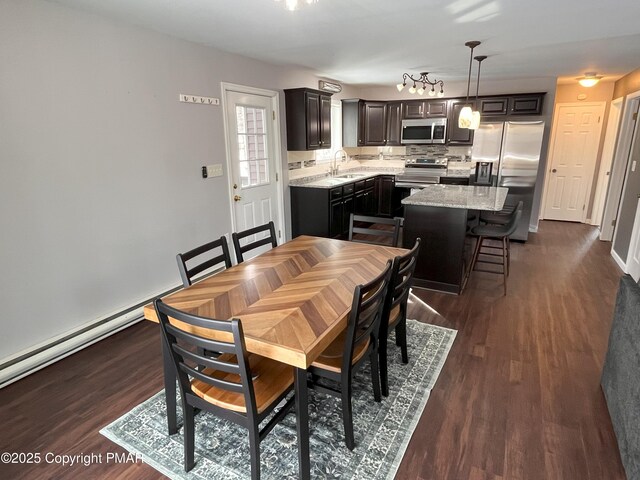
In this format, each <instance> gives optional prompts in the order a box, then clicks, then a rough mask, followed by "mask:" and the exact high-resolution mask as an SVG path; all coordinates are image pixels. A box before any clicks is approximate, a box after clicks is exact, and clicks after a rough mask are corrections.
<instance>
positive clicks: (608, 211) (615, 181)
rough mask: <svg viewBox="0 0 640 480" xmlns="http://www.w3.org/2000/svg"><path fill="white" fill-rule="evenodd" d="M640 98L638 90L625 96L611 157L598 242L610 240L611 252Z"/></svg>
mask: <svg viewBox="0 0 640 480" xmlns="http://www.w3.org/2000/svg"><path fill="white" fill-rule="evenodd" d="M638 97H640V90H639V91H636V92H633V93H631V94H629V95H627V96H626V97H624V98H625V100H624V106H623V107H622V121H621V123H620V129H619V133H618V142H617V144H616V150H615V153H614V157H613V165H612V167H611V180H610V181H609V191H608V192H607V200H606V203H605V206H604V216H603V218H602V223H603V225H608V227H606V228H607V229H606V230H605V229H604V228H603V229H602V233H601V235H600V240H607V241H608V240H611V251H612V252H613V244H614V243H615V237H616V231H617V229H616V228H615V227H613V226H612V225H611V223H612V222H613V221H614V220H615V219H617V218H618V215H619V213H620V212H619V210H620V203H621V199H622V189H623V187H624V183H625V178H626V174H627V166H628V164H629V153H630V152H631V142H632V141H633V133H634V127H635V125H634V121H633V118H632V115H633V112H634V111H635V108H633V107H634V106H636V103H635V102H636V101H638V100H636V99H637V98H638Z"/></svg>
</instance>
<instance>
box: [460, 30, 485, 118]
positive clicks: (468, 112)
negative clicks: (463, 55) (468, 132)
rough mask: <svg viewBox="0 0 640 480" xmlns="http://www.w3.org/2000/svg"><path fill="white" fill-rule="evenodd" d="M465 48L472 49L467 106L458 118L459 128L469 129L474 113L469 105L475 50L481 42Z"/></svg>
mask: <svg viewBox="0 0 640 480" xmlns="http://www.w3.org/2000/svg"><path fill="white" fill-rule="evenodd" d="M464 45H465V47H469V48H470V49H471V56H470V57H469V77H468V78H467V100H466V102H465V106H464V107H462V110H460V116H459V117H458V127H460V128H469V127H470V126H471V120H472V118H473V111H472V110H471V105H469V88H470V87H471V66H472V65H473V49H474V48H476V47H477V46H478V45H480V42H478V41H476V40H474V41H472V42H467V43H465V44H464Z"/></svg>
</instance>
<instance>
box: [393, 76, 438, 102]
mask: <svg viewBox="0 0 640 480" xmlns="http://www.w3.org/2000/svg"><path fill="white" fill-rule="evenodd" d="M407 80H409V81H410V82H413V85H412V86H411V87H409V93H416V92H417V93H418V95H423V94H424V92H425V91H426V90H427V88H429V87H428V86H430V87H431V88H430V89H429V96H430V97H433V96H435V95H437V96H438V97H442V96H444V82H443V81H442V80H435V79H434V80H429V72H420V76H419V77H418V78H413V77H412V76H411V75H409V74H408V73H404V74H403V75H402V83H399V84H398V85H396V88H397V89H398V91H399V92H401V91H402V90H403V89H404V87H406V86H407ZM420 84H422V85H420ZM427 85H428V86H427ZM436 85H439V86H440V90H439V91H438V92H436V88H435V87H436ZM416 86H417V88H416Z"/></svg>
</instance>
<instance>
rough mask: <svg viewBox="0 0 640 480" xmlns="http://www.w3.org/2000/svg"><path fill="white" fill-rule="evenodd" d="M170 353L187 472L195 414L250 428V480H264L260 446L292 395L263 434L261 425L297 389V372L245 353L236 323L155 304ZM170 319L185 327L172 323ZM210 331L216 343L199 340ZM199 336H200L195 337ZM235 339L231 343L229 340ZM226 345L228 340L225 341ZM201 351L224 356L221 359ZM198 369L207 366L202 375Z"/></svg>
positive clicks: (191, 457) (191, 459)
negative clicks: (175, 383)
mask: <svg viewBox="0 0 640 480" xmlns="http://www.w3.org/2000/svg"><path fill="white" fill-rule="evenodd" d="M154 305H155V309H156V312H157V315H158V318H159V320H160V326H161V330H162V338H163V342H164V347H165V348H166V351H167V352H169V354H170V355H171V358H172V363H171V366H172V367H173V369H174V373H175V375H176V376H177V378H178V386H179V388H180V395H181V399H182V411H183V417H184V469H185V471H186V472H188V471H189V470H191V469H192V468H193V467H194V465H195V462H194V449H195V446H194V442H195V435H194V428H195V425H194V423H195V420H194V417H195V413H196V411H195V409H200V410H204V411H207V412H211V413H212V414H214V415H216V416H218V417H220V418H223V419H226V420H229V421H231V422H234V423H237V424H238V425H242V426H243V427H246V428H247V429H248V431H249V449H250V456H251V478H252V479H254V480H255V479H259V478H260V442H261V441H262V440H263V439H264V437H265V436H266V435H267V434H268V433H269V432H270V431H271V430H272V429H273V427H274V426H275V425H276V424H277V423H278V422H279V421H280V420H282V418H284V416H285V415H286V414H287V412H288V411H289V409H290V408H291V407H292V406H293V404H294V397H293V395H292V396H291V398H289V400H288V401H287V402H286V403H285V404H284V405H283V406H282V407H281V408H280V409H279V410H278V411H277V413H276V414H275V415H274V416H273V417H272V418H271V419H270V420H269V421H268V422H267V424H266V425H265V426H264V427H263V428H262V429H261V430H260V423H261V422H262V421H263V420H264V419H265V418H266V417H268V416H269V414H270V413H271V412H272V411H274V409H275V407H276V406H277V405H278V404H279V403H280V402H281V401H282V400H284V399H285V398H286V396H287V394H288V393H289V392H291V390H292V387H293V368H292V367H290V366H288V365H286V364H284V363H281V362H276V361H274V360H269V359H267V358H264V357H260V356H258V355H253V354H252V355H249V354H248V353H247V350H246V347H245V341H244V335H243V332H242V323H241V322H240V320H238V319H233V320H215V319H210V318H205V317H199V316H196V315H192V314H190V313H187V312H183V311H180V310H177V309H175V308H173V307H170V306H169V305H167V304H165V303H163V302H162V300H160V299H157V300H155V302H154ZM169 318H171V319H173V320H177V321H178V322H181V323H180V324H179V325H174V324H172V323H170V321H169ZM203 329H204V330H207V331H208V332H210V333H211V334H212V336H214V337H215V338H219V339H218V340H213V339H210V338H206V337H203V336H201V335H200V334H199V333H201V332H202V331H203ZM196 331H198V333H195V332H196ZM230 337H231V338H232V339H233V341H228V340H227V339H230ZM223 339H225V340H223ZM198 351H216V352H222V354H221V355H220V356H219V357H217V358H212V357H210V356H207V355H203V354H199V353H197V352H198ZM198 365H204V366H205V369H204V370H199V369H198V368H197V366H198Z"/></svg>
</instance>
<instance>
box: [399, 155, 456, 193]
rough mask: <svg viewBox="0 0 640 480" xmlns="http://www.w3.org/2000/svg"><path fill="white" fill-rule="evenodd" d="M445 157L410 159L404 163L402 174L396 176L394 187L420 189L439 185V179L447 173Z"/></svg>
mask: <svg viewBox="0 0 640 480" xmlns="http://www.w3.org/2000/svg"><path fill="white" fill-rule="evenodd" d="M447 163H448V160H447V158H446V157H437V158H412V159H410V160H407V161H406V162H405V163H404V172H402V173H399V174H397V175H396V187H400V188H422V187H424V186H425V185H430V184H434V183H440V177H441V176H442V175H444V174H446V173H447Z"/></svg>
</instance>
